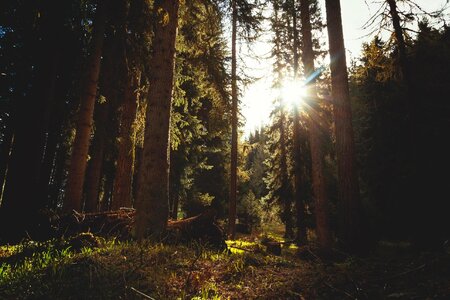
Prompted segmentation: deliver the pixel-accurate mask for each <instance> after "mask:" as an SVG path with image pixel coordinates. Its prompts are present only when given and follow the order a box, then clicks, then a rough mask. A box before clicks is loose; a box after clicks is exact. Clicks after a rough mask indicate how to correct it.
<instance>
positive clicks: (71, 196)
mask: <svg viewBox="0 0 450 300" xmlns="http://www.w3.org/2000/svg"><path fill="white" fill-rule="evenodd" d="M97 5H98V6H97V11H96V15H95V20H94V31H93V35H92V40H91V52H90V54H89V57H88V59H87V66H86V73H85V75H84V77H83V80H82V86H81V99H80V109H79V112H78V119H77V125H76V130H77V131H76V135H75V140H74V144H73V149H72V156H71V160H70V167H69V175H68V178H67V186H66V199H65V201H64V205H63V210H64V211H71V210H73V209H75V210H77V211H81V209H82V204H83V203H82V196H83V185H84V176H85V172H86V166H87V157H88V151H89V143H90V137H91V130H92V119H93V114H94V105H95V98H96V95H97V82H98V77H99V73H100V61H101V55H102V48H103V40H104V38H103V36H104V33H105V28H106V19H107V9H106V8H107V7H106V6H107V2H104V1H99V2H98V4H97Z"/></svg>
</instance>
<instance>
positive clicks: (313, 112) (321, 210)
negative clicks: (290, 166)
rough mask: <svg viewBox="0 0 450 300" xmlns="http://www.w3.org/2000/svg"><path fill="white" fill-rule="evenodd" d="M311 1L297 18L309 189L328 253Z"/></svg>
mask: <svg viewBox="0 0 450 300" xmlns="http://www.w3.org/2000/svg"><path fill="white" fill-rule="evenodd" d="M309 6H310V0H301V2H300V18H301V25H302V26H301V28H302V29H301V31H302V40H303V49H302V50H303V51H302V61H303V67H304V76H305V78H306V80H307V83H308V99H307V100H309V101H308V104H310V106H309V107H310V108H311V109H310V112H309V119H308V120H309V122H308V123H309V143H310V147H311V174H312V188H313V194H314V202H315V216H316V232H317V239H318V242H319V245H320V247H321V248H322V249H323V250H325V251H329V250H330V249H331V247H332V236H331V231H330V224H329V209H328V195H327V188H326V182H325V175H324V167H323V149H322V140H321V131H320V125H321V122H320V112H319V109H320V106H319V103H318V101H319V98H318V97H317V90H316V77H315V75H314V74H315V66H314V59H315V57H314V50H313V41H312V32H311V15H310V10H309Z"/></svg>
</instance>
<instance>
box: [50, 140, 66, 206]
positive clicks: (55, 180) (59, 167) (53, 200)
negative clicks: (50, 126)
mask: <svg viewBox="0 0 450 300" xmlns="http://www.w3.org/2000/svg"><path fill="white" fill-rule="evenodd" d="M66 152H67V151H66V148H65V147H64V143H63V142H62V141H59V145H58V147H57V149H56V158H55V167H54V172H53V176H52V179H51V182H52V185H51V187H50V188H49V199H50V205H49V207H50V208H52V209H55V210H56V209H57V207H58V204H59V203H58V200H59V197H60V194H61V190H63V181H64V173H65V172H64V171H65V169H66Z"/></svg>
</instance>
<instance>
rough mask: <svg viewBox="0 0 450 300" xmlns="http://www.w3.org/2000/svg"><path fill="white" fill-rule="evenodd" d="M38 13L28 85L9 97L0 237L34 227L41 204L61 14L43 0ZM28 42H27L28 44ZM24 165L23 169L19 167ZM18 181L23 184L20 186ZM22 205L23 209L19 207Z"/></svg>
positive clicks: (12, 238)
mask: <svg viewBox="0 0 450 300" xmlns="http://www.w3.org/2000/svg"><path fill="white" fill-rule="evenodd" d="M38 6H39V7H38V9H39V11H40V12H41V13H42V16H41V18H40V19H39V21H36V27H37V28H38V30H37V32H35V34H37V35H39V38H36V39H35V43H31V46H32V47H35V50H34V52H36V54H35V53H32V56H33V55H34V56H35V58H36V59H35V61H33V62H32V63H34V66H33V67H34V69H35V71H34V72H32V73H33V75H34V77H33V78H31V79H30V82H31V84H32V87H31V91H30V92H28V94H27V95H26V96H25V97H24V98H23V99H22V97H21V96H19V95H17V96H18V97H17V98H16V99H14V102H13V104H12V105H13V111H12V120H11V121H12V123H11V124H12V125H13V134H14V139H13V142H12V143H11V148H10V149H11V155H10V156H9V162H8V174H7V177H6V179H5V185H4V193H3V197H2V206H1V209H0V223H1V224H0V238H3V239H4V240H5V241H8V240H9V241H15V239H16V238H20V237H21V235H23V234H24V233H25V231H28V232H29V234H33V233H32V230H33V229H36V226H34V225H35V223H36V222H35V221H36V218H35V217H36V215H37V211H38V210H39V209H41V208H43V205H42V203H41V202H40V201H39V199H38V198H39V197H36V191H37V190H38V187H39V176H40V172H41V163H42V157H43V154H44V145H45V137H46V130H47V126H48V110H49V105H50V103H52V101H53V99H54V90H55V81H56V70H57V67H58V61H59V52H60V47H59V44H58V42H59V40H58V38H60V36H59V35H60V31H59V26H62V22H63V20H62V19H61V15H60V14H58V8H59V6H58V5H52V3H50V2H49V1H43V2H42V3H40V5H38ZM28 46H30V45H28ZM24 170H25V171H24ZM24 185H25V186H26V188H24ZM24 207H26V208H27V210H26V213H24V212H23V208H24Z"/></svg>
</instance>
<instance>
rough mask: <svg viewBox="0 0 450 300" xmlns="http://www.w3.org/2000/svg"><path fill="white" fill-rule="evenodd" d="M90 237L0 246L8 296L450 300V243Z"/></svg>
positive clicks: (0, 273)
mask: <svg viewBox="0 0 450 300" xmlns="http://www.w3.org/2000/svg"><path fill="white" fill-rule="evenodd" d="M88 237H89V239H91V241H90V242H86V241H89V239H86V240H84V241H83V243H78V244H77V243H76V242H73V241H72V242H63V241H60V240H58V241H57V240H54V241H49V242H46V243H36V242H24V243H22V244H20V245H15V246H3V247H0V299H450V250H449V248H448V246H447V247H446V248H443V249H441V250H440V251H437V252H413V251H411V249H410V247H409V245H408V244H406V243H388V242H383V243H380V244H379V246H378V247H377V249H376V250H375V251H374V252H373V253H372V254H371V255H369V256H366V257H364V258H362V257H355V256H348V255H345V254H341V258H340V259H334V260H333V261H325V260H323V259H321V258H320V257H319V256H318V255H316V253H315V251H314V249H313V248H307V247H303V248H302V247H301V248H297V247H295V246H293V245H288V244H282V245H283V248H282V253H281V255H280V256H277V255H272V254H269V253H267V252H266V249H265V247H264V246H263V245H262V244H261V243H260V242H259V241H261V236H258V235H253V236H241V237H240V239H239V240H237V241H233V242H227V244H228V246H229V249H228V250H225V251H217V250H211V249H208V248H207V247H205V246H204V245H201V244H196V243H193V244H190V245H162V244H150V243H143V244H137V243H134V242H118V241H115V240H104V239H101V238H98V237H93V236H88ZM270 237H271V238H273V239H279V240H281V237H280V236H279V233H278V232H276V230H275V231H274V232H272V234H271V236H270ZM299 253H301V255H299Z"/></svg>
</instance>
